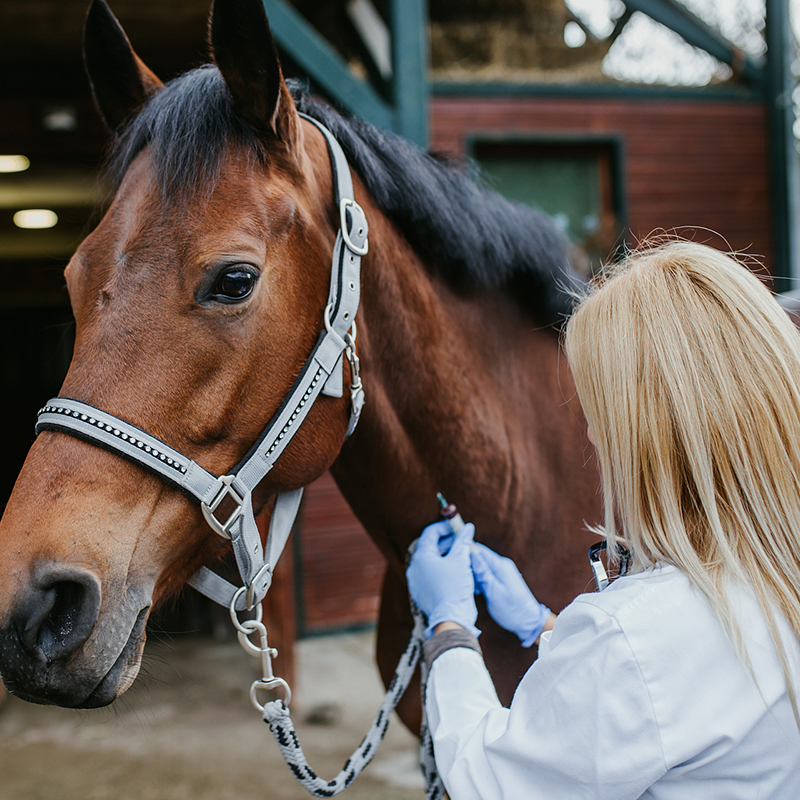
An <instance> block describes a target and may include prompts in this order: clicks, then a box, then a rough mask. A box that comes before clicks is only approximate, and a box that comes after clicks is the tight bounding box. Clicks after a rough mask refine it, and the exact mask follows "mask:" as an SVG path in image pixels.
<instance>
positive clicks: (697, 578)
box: [408, 242, 800, 800]
mask: <svg viewBox="0 0 800 800" xmlns="http://www.w3.org/2000/svg"><path fill="white" fill-rule="evenodd" d="M565 344H566V353H567V358H568V360H569V363H570V367H571V369H572V373H573V375H574V378H575V383H576V386H577V389H578V395H579V397H580V400H581V403H582V406H583V409H584V413H585V415H586V420H587V422H588V425H589V431H590V435H591V437H592V439H593V441H594V442H595V444H596V448H597V452H598V455H599V459H600V464H601V469H602V476H603V487H604V488H603V491H604V500H605V524H604V526H603V528H602V531H601V532H602V534H603V535H604V536H605V537H606V540H607V542H608V543H609V545H610V546H609V551H610V552H612V553H614V552H616V550H617V545H624V547H625V548H626V549H628V550H629V551H630V553H631V564H630V568H629V570H628V573H627V574H626V575H625V576H624V577H621V578H618V579H617V580H616V581H615V582H613V583H612V584H611V585H610V586H609V587H608V588H607V589H605V590H604V591H602V592H599V593H596V594H588V595H582V596H580V597H578V598H577V599H576V600H575V601H574V602H573V603H572V604H571V605H569V606H568V607H567V608H566V609H564V611H563V612H562V613H561V614H560V615H559V617H558V619H557V620H556V619H555V618H554V617H553V616H551V615H550V613H549V610H547V609H546V608H544V607H542V606H540V605H539V604H538V603H537V602H536V600H535V598H534V597H533V595H531V593H530V591H529V590H528V589H527V587H526V586H525V583H524V581H523V580H522V578H521V576H520V575H519V573H518V571H517V570H516V568H515V567H514V566H513V564H511V562H509V561H508V560H507V559H502V558H501V557H500V556H498V555H497V554H495V553H493V552H492V551H490V550H488V549H487V548H483V547H481V546H479V545H474V544H471V542H470V538H471V528H470V527H466V528H465V529H462V531H461V532H459V534H458V535H457V536H456V539H455V542H454V544H453V546H452V548H451V550H450V551H449V553H448V554H447V555H446V556H442V555H440V553H439V549H438V547H437V541H438V538H439V536H440V535H441V533H442V532H443V530H442V523H438V524H437V525H434V526H430V527H429V528H427V529H426V530H425V532H424V533H423V535H422V537H421V538H420V543H419V546H418V547H417V550H416V552H415V555H414V558H413V559H412V561H411V564H410V566H409V570H408V579H409V588H410V591H411V595H412V597H413V598H414V600H415V601H416V602H417V604H418V605H419V606H420V608H422V610H423V611H424V612H425V613H426V614H427V616H428V620H429V623H430V628H429V632H430V633H431V634H433V635H432V638H430V639H429V640H428V641H427V642H426V644H425V651H426V658H427V660H428V663H429V665H430V677H429V682H428V689H427V700H426V708H427V713H428V717H429V723H430V725H431V730H432V733H433V738H434V748H435V754H436V762H437V765H438V767H439V770H440V772H441V774H442V776H443V778H444V782H445V786H446V787H447V789H448V792H449V794H450V796H451V798H452V800H467V799H468V798H469V799H472V798H481V799H482V800H488V798H498V799H499V798H505V799H506V800H512V799H513V800H519V799H521V798H548V800H550V799H552V798H558V800H562V799H563V798H573V797H574V798H615V799H616V798H637V797H648V798H680V800H687V798H688V799H689V800H691V799H692V798H703V800H707V799H708V798H720V799H722V798H724V800H736V799H737V798H759V799H760V800H764V799H765V798H781V799H782V800H783V799H785V800H797V798H799V797H800V727H799V726H800V714H798V697H797V693H798V686H800V643H799V638H800V335H798V332H797V331H796V330H795V328H794V327H793V326H792V324H791V323H790V322H789V320H788V318H787V317H786V315H785V313H784V312H783V311H782V310H781V309H780V308H779V307H778V305H777V303H775V301H774V300H773V298H772V297H771V296H770V294H769V292H768V291H767V290H766V289H765V288H764V287H763V286H762V285H761V284H760V282H759V281H758V280H757V279H756V278H755V277H754V276H753V275H752V274H751V273H750V272H749V271H748V270H747V269H745V268H744V267H743V266H741V265H740V264H738V263H737V262H736V261H734V260H733V259H732V258H730V257H728V256H725V255H723V254H721V253H719V252H717V251H715V250H712V249H711V248H708V247H704V246H700V245H695V244H690V243H686V242H679V243H671V244H667V245H664V246H661V247H655V248H651V249H646V250H643V251H640V252H636V253H634V254H632V255H631V256H630V257H629V258H628V259H627V260H626V261H625V262H624V263H623V264H621V265H620V266H619V267H616V268H615V269H614V270H613V272H612V273H611V274H610V275H608V276H607V277H606V278H605V279H604V280H603V281H602V282H600V284H599V286H598V287H595V288H594V289H593V290H592V292H591V293H590V294H589V296H588V297H586V298H585V299H583V300H582V301H581V302H579V304H578V308H577V310H576V312H575V313H574V315H573V317H572V319H571V320H570V321H569V323H568V326H567V331H566V342H565ZM470 566H472V568H473V569H474V579H473V574H472V571H471V569H470ZM473 591H480V592H483V594H484V595H485V596H486V600H487V606H488V609H489V612H490V614H492V616H493V617H495V619H496V620H497V621H498V622H499V623H500V624H501V625H503V627H505V628H507V629H509V630H512V631H514V632H515V633H517V634H518V635H519V636H520V639H522V640H523V643H528V644H530V643H532V642H533V641H534V640H535V639H536V637H537V636H539V633H540V631H541V630H542V629H543V628H546V627H548V626H552V628H553V629H552V631H551V632H550V634H547V635H546V636H545V637H542V638H543V639H545V638H546V637H547V636H548V635H549V642H548V643H547V644H546V645H545V644H544V643H543V646H542V647H540V654H539V658H538V660H537V661H536V662H535V663H534V665H533V666H532V667H531V668H530V670H529V671H528V673H527V674H526V675H525V676H524V677H523V678H522V681H521V683H520V685H519V687H518V689H517V692H516V694H515V697H514V701H513V702H512V704H511V707H510V708H509V709H506V708H503V707H502V706H501V705H500V703H499V702H498V700H497V697H496V695H495V692H494V688H493V686H492V683H491V680H490V678H489V675H488V673H487V672H486V669H485V667H484V666H483V661H482V659H481V657H480V652H479V647H478V643H477V640H476V639H475V636H474V635H473V634H477V630H476V629H475V627H474V626H475V621H476V619H477V614H476V611H475V604H474V599H473ZM553 622H555V624H554V625H553Z"/></svg>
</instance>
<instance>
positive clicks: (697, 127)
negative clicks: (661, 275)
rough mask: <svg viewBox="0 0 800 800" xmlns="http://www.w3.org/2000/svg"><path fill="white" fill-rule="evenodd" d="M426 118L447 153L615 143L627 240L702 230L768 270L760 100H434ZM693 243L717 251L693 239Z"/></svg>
mask: <svg viewBox="0 0 800 800" xmlns="http://www.w3.org/2000/svg"><path fill="white" fill-rule="evenodd" d="M430 119H431V146H432V148H434V149H436V150H444V151H450V152H456V153H463V152H464V149H465V142H466V140H467V139H468V138H470V137H476V136H478V137H479V136H480V134H491V135H492V136H494V137H496V136H497V135H498V134H505V133H508V134H513V135H514V136H519V135H520V134H525V133H530V134H534V135H535V134H540V133H547V134H565V135H568V136H571V137H574V136H575V135H576V134H581V133H584V134H591V135H593V136H594V135H598V134H604V135H612V136H618V137H619V138H620V139H621V141H622V142H623V169H624V187H623V190H624V192H625V196H626V201H627V212H628V220H627V221H628V226H629V228H630V231H631V234H632V237H633V240H634V241H636V240H640V239H641V238H643V237H645V236H647V235H648V234H650V233H651V232H653V231H657V230H667V231H671V230H673V229H678V232H679V233H680V229H681V228H683V227H689V228H707V229H709V230H711V231H715V232H717V233H719V234H720V235H721V236H722V237H724V239H725V240H726V241H727V242H728V244H729V246H730V247H731V248H733V249H735V250H742V251H746V252H748V253H751V254H754V255H757V256H761V257H763V260H764V262H765V263H766V265H767V266H768V267H771V260H772V238H771V233H770V195H769V173H768V153H767V119H766V110H765V108H764V106H763V105H762V104H760V103H757V102H754V101H737V102H732V101H731V102H723V101H706V102H700V101H694V100H690V101H686V100H681V101H678V100H637V99H630V100H620V99H613V100H611V99H553V98H477V97H470V98H455V97H435V98H434V99H433V101H432V104H431V116H430ZM684 235H688V233H687V232H685V233H684ZM693 238H695V239H696V240H698V241H707V242H708V243H709V244H713V245H715V246H718V247H724V246H725V244H724V242H722V241H721V240H720V239H718V238H716V237H713V236H710V235H708V236H707V235H705V234H703V233H697V234H695V235H694V237H693Z"/></svg>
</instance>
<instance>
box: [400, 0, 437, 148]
mask: <svg viewBox="0 0 800 800" xmlns="http://www.w3.org/2000/svg"><path fill="white" fill-rule="evenodd" d="M391 13H392V16H391V29H392V63H393V75H392V95H393V98H394V106H395V119H396V125H395V130H396V131H397V132H398V133H399V134H400V135H401V136H405V137H406V139H410V140H411V141H412V142H415V143H416V144H418V145H419V146H420V147H422V148H423V149H426V148H427V147H428V106H429V103H428V99H429V88H428V36H427V31H428V24H427V22H428V3H427V0H392V3H391Z"/></svg>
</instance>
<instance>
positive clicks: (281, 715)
mask: <svg viewBox="0 0 800 800" xmlns="http://www.w3.org/2000/svg"><path fill="white" fill-rule="evenodd" d="M411 609H412V612H413V614H414V630H413V631H412V633H411V639H410V640H409V642H408V646H407V647H406V649H405V652H404V653H403V655H402V656H401V657H400V661H399V662H398V664H397V669H396V670H395V673H394V676H393V677H392V680H391V683H390V684H389V688H388V689H387V690H386V697H384V699H383V703H381V707H380V709H379V710H378V713H377V715H376V716H375V719H374V720H373V722H372V726H371V727H370V729H369V730H368V731H367V734H366V736H364V738H363V739H362V741H361V744H360V745H359V746H358V748H356V750H355V752H354V753H353V754H352V755H351V756H350V758H348V759H347V761H346V762H345V764H344V766H343V767H342V769H341V771H340V772H339V774H338V775H337V776H336V777H335V778H334V779H333V780H330V781H326V780H324V779H323V778H320V777H319V776H318V775H317V774H316V773H315V772H314V770H312V769H311V767H310V766H309V764H308V761H307V760H306V756H305V753H303V748H302V747H301V746H300V742H299V741H298V739H297V733H296V731H295V729H294V724H293V722H292V719H291V717H290V716H289V709H288V708H287V707H286V705H284V703H283V701H281V700H273V701H272V702H269V703H265V704H264V707H263V713H262V716H263V718H264V722H266V723H267V725H269V728H270V730H271V731H272V735H273V736H274V737H275V741H276V742H277V743H278V747H279V748H280V751H281V754H282V755H283V758H284V760H285V761H286V764H287V765H288V766H289V769H290V770H291V771H292V773H293V774H294V776H295V778H297V780H298V782H299V783H300V784H301V785H302V786H303V788H305V789H306V791H308V792H309V793H310V794H312V795H314V797H334V796H335V795H337V794H339V793H340V792H343V791H344V790H345V789H346V788H347V787H348V786H349V785H350V784H351V783H352V782H353V781H354V780H355V779H356V778H357V777H358V775H359V774H360V773H361V771H362V770H363V769H364V767H366V766H367V764H369V762H370V761H372V758H373V756H374V755H375V753H376V752H377V750H378V747H379V746H380V743H381V742H382V741H383V738H384V736H385V735H386V729H387V728H388V727H389V721H390V720H391V717H392V711H394V708H395V706H396V705H397V703H398V701H399V700H400V698H401V697H402V695H403V693H404V692H405V690H406V689H407V688H408V684H409V682H410V681H411V678H412V676H413V675H414V670H415V668H416V666H417V663H419V661H420V655H421V654H422V642H423V639H424V637H423V632H424V630H425V627H426V622H425V618H424V616H423V615H422V612H421V611H419V609H418V608H417V607H416V605H414V603H413V602H412V604H411ZM427 673H428V670H427V668H426V666H425V664H424V662H423V663H422V730H421V737H422V742H421V747H420V766H421V768H422V774H423V777H424V779H425V796H426V798H427V800H439V798H441V797H442V795H443V794H444V786H443V785H442V781H441V779H440V778H439V775H438V773H437V771H436V762H435V761H434V758H433V742H432V739H431V735H430V731H429V730H428V725H427V717H426V714H425V685H426V683H427V678H428V675H427Z"/></svg>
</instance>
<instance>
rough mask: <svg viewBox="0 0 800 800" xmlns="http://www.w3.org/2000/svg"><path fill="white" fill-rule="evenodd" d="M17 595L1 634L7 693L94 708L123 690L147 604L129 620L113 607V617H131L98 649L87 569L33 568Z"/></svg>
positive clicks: (136, 657) (93, 582)
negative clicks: (128, 621) (107, 645)
mask: <svg viewBox="0 0 800 800" xmlns="http://www.w3.org/2000/svg"><path fill="white" fill-rule="evenodd" d="M17 596H18V598H19V599H18V600H17V603H16V604H15V606H14V608H13V609H12V610H11V612H10V614H9V616H8V621H7V623H6V624H5V625H4V626H3V627H2V628H0V675H2V676H3V682H4V683H5V684H6V686H7V688H8V689H9V690H10V691H11V692H12V693H14V694H15V695H17V696H18V697H20V698H22V699H23V700H27V701H29V702H32V703H40V704H52V705H60V706H65V707H68V708H97V707H99V706H104V705H108V703H110V702H111V701H112V700H114V698H115V697H117V696H118V695H119V694H122V692H123V691H125V689H127V688H128V687H129V686H130V684H131V683H132V682H133V679H134V678H135V677H136V674H137V673H138V669H139V663H140V660H141V653H142V648H143V646H144V638H145V637H144V629H145V624H146V621H147V612H148V610H149V606H147V607H144V608H141V609H140V610H139V611H138V613H136V614H135V615H131V614H130V613H129V614H127V615H126V614H125V613H124V609H120V612H121V614H115V616H122V617H123V618H124V617H125V616H132V617H133V620H132V623H131V624H129V625H128V626H127V630H128V634H127V636H125V635H124V634H123V635H122V637H120V636H119V634H115V635H114V636H112V637H111V641H110V642H109V645H110V646H109V647H106V648H104V649H103V650H102V651H100V650H98V649H97V648H96V647H94V646H93V643H92V639H93V637H94V636H95V635H96V634H97V633H98V630H99V629H100V628H101V625H100V618H101V606H102V599H103V598H102V589H101V584H100V580H99V579H98V578H97V577H96V576H95V575H94V574H93V573H92V572H90V571H89V570H86V569H83V568H80V567H76V566H63V565H57V564H39V565H38V566H37V567H36V568H34V570H33V575H32V577H31V580H30V581H29V582H28V583H27V585H24V586H21V587H20V589H19V592H18V594H17ZM124 605H129V604H128V603H125V604H124ZM119 621H121V620H119ZM114 627H115V631H118V630H119V627H118V622H117V623H115V625H114ZM122 627H123V630H124V629H125V627H126V626H124V623H123V626H122ZM100 638H103V639H105V638H106V637H100ZM115 644H116V646H115Z"/></svg>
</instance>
